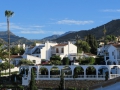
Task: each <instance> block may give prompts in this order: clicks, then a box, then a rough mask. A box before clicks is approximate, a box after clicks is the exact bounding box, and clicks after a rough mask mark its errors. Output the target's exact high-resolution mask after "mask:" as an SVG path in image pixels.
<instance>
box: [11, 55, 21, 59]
mask: <svg viewBox="0 0 120 90" xmlns="http://www.w3.org/2000/svg"><path fill="white" fill-rule="evenodd" d="M10 57H11V58H22V56H21V55H11V56H10Z"/></svg>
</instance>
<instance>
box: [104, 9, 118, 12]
mask: <svg viewBox="0 0 120 90" xmlns="http://www.w3.org/2000/svg"><path fill="white" fill-rule="evenodd" d="M102 11H103V12H120V9H105V10H102Z"/></svg>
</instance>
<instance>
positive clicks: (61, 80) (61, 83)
mask: <svg viewBox="0 0 120 90" xmlns="http://www.w3.org/2000/svg"><path fill="white" fill-rule="evenodd" d="M59 90H64V75H63V71H62V73H61V77H60V85H59Z"/></svg>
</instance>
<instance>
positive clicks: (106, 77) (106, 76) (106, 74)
mask: <svg viewBox="0 0 120 90" xmlns="http://www.w3.org/2000/svg"><path fill="white" fill-rule="evenodd" d="M108 78H109V76H108V72H105V81H107V80H108Z"/></svg>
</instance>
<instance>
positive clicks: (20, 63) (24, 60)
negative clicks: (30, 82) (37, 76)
mask: <svg viewBox="0 0 120 90" xmlns="http://www.w3.org/2000/svg"><path fill="white" fill-rule="evenodd" d="M22 64H24V65H29V64H33V62H32V61H30V60H26V59H22V60H20V62H19V65H22Z"/></svg>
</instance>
